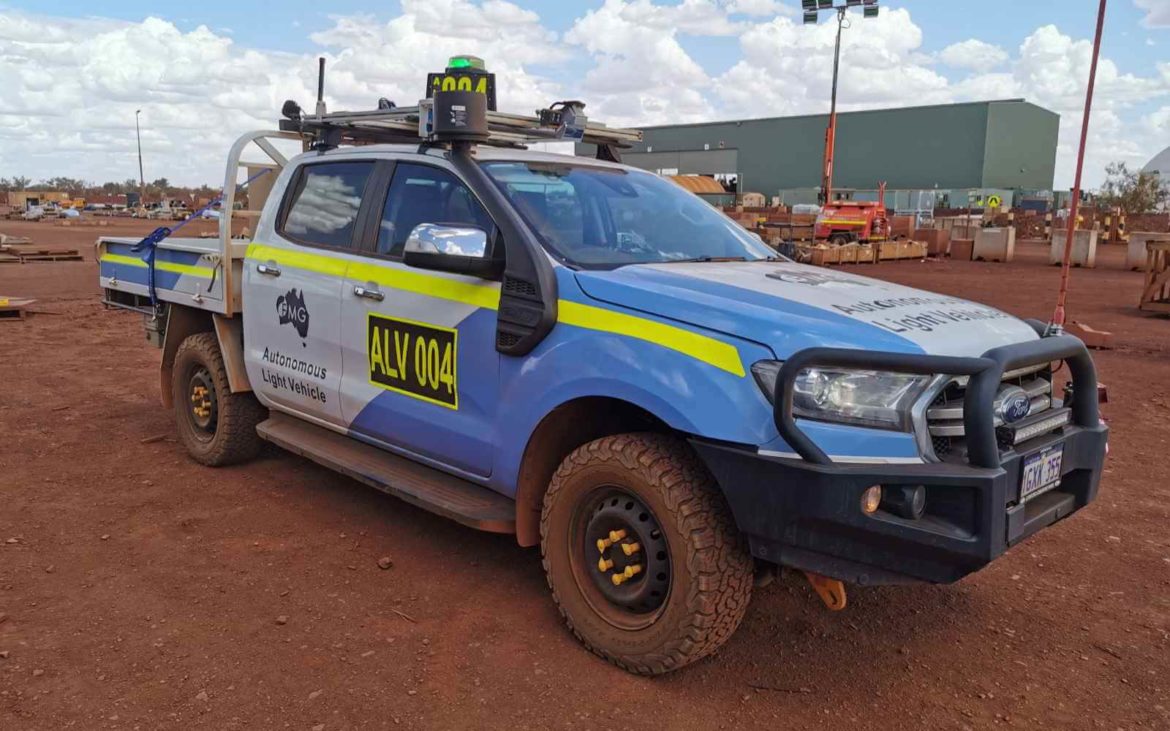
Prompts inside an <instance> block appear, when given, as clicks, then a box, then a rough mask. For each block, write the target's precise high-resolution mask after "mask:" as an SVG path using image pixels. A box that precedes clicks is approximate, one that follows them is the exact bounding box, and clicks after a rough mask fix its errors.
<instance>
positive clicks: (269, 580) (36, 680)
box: [0, 222, 1170, 729]
mask: <svg viewBox="0 0 1170 731" xmlns="http://www.w3.org/2000/svg"><path fill="white" fill-rule="evenodd" d="M201 225H206V224H201ZM150 227H151V224H147V223H133V222H122V223H117V224H114V225H111V226H110V227H108V228H104V229H99V228H93V227H78V226H74V227H69V228H62V227H59V226H55V225H53V224H51V223H41V224H24V223H14V222H0V232H4V233H8V234H13V235H32V236H34V237H35V238H36V239H37V243H38V244H41V245H46V246H58V247H61V246H69V247H80V248H82V249H83V250H84V251H85V253H86V254H87V258H88V259H89V260H87V261H86V262H77V263H46V264H27V265H23V266H22V265H0V295H11V296H32V297H37V298H38V299H39V302H38V303H37V305H36V306H35V309H36V310H37V312H38V313H41V314H36V315H34V316H33V317H31V318H30V319H28V320H27V321H24V322H17V323H8V322H4V323H0V361H2V362H3V364H4V371H3V372H4V377H3V378H2V379H0V439H2V441H0V500H2V503H0V728H11V729H58V728H85V729H101V728H111V729H113V728H127V729H129V728H143V729H154V728H216V729H232V728H294V729H312V728H325V729H349V728H385V727H394V726H395V725H401V726H402V727H406V728H410V727H426V728H474V727H479V728H507V729H516V728H598V727H609V728H613V727H622V728H649V727H655V728H661V727H665V728H739V727H771V728H779V727H783V728H819V727H826V726H830V725H832V726H837V727H846V728H863V729H868V728H873V729H887V728H891V727H895V726H902V727H905V728H942V729H950V728H954V729H965V728H986V727H993V726H1004V727H1007V726H1011V727H1019V728H1049V729H1051V728H1085V729H1097V728H1103V729H1115V728H1124V729H1132V728H1168V727H1170V533H1168V532H1167V525H1170V509H1168V507H1167V505H1168V504H1170V480H1168V479H1167V473H1168V470H1167V469H1166V467H1165V459H1166V454H1167V453H1168V452H1170V444H1168V443H1167V440H1168V438H1170V419H1168V417H1170V360H1168V358H1167V356H1168V354H1170V321H1168V320H1166V319H1160V318H1155V317H1149V316H1144V315H1143V314H1140V313H1139V312H1138V311H1137V309H1136V307H1135V305H1136V303H1137V297H1138V292H1139V286H1140V284H1139V283H1140V275H1139V274H1136V273H1132V272H1124V271H1121V270H1120V268H1119V267H1120V261H1121V252H1120V251H1118V250H1110V251H1106V252H1105V253H1104V255H1103V256H1102V257H1101V259H1102V260H1103V262H1104V266H1103V267H1102V268H1099V269H1097V270H1094V271H1087V270H1077V271H1074V273H1073V289H1072V308H1071V314H1072V317H1074V318H1077V319H1083V320H1085V321H1087V322H1088V323H1090V324H1091V325H1092V326H1094V327H1096V328H1098V329H1103V330H1111V331H1113V332H1114V333H1115V336H1116V338H1117V343H1118V347H1117V349H1116V350H1113V351H1109V352H1103V353H1100V354H1099V355H1098V356H1097V362H1098V364H1099V368H1100V371H1101V374H1102V380H1103V381H1104V382H1105V383H1107V384H1108V386H1109V394H1110V397H1111V400H1112V403H1111V404H1109V405H1108V406H1107V407H1106V414H1107V415H1108V416H1109V418H1110V419H1111V420H1112V426H1113V435H1112V437H1113V438H1112V450H1113V451H1112V455H1111V457H1110V461H1109V467H1108V469H1107V471H1106V475H1105V481H1104V484H1103V486H1102V491H1101V495H1100V497H1099V499H1098V500H1097V502H1096V503H1094V504H1093V505H1091V506H1089V507H1088V508H1087V509H1085V510H1084V511H1082V512H1081V513H1079V514H1077V515H1075V516H1073V517H1072V518H1070V519H1069V520H1067V521H1065V522H1063V523H1061V524H1059V525H1057V526H1054V527H1053V528H1051V529H1049V530H1047V531H1044V532H1043V533H1041V534H1039V535H1038V536H1036V537H1034V538H1032V539H1031V540H1029V541H1028V542H1027V543H1025V544H1024V545H1022V546H1019V547H1017V548H1016V549H1015V550H1013V551H1011V552H1010V553H1009V554H1008V555H1007V556H1005V557H1004V558H1003V559H1001V560H1000V561H998V562H996V563H995V564H993V565H992V566H990V567H988V568H987V569H985V570H984V571H982V572H980V573H978V574H975V575H973V576H971V577H968V578H967V579H965V580H963V581H961V582H959V583H958V584H956V585H953V586H941V587H932V586H919V587H897V588H861V589H857V588H854V589H851V593H850V595H849V607H848V608H847V609H846V610H845V611H844V612H841V613H830V612H827V611H826V610H824V609H823V608H822V607H821V605H820V603H819V601H818V600H817V599H816V597H815V596H814V595H813V593H812V591H811V590H810V589H809V587H808V586H807V585H806V584H805V583H804V582H803V580H802V579H799V578H798V577H795V576H786V577H784V578H782V579H781V580H780V581H778V582H776V583H775V584H773V585H771V586H769V587H766V588H764V589H760V590H758V591H757V593H756V596H755V599H754V601H753V603H752V606H751V608H750V609H749V611H748V615H747V618H746V620H745V622H744V624H743V626H742V627H741V629H740V630H739V632H738V634H736V636H735V637H733V638H732V640H731V641H730V642H729V643H728V644H727V645H726V646H725V647H724V648H723V650H721V651H720V652H719V653H718V654H717V655H716V656H714V657H712V658H710V659H708V660H705V661H703V662H701V663H699V664H697V665H695V666H692V667H691V668H689V669H687V670H684V671H682V672H679V673H676V674H674V675H671V676H668V677H664V678H659V679H645V678H637V677H633V676H630V675H627V674H625V673H623V672H621V671H619V670H617V669H615V668H613V667H611V666H609V665H607V664H606V663H604V662H603V661H601V660H599V659H597V658H596V657H594V656H593V655H591V654H589V653H588V652H586V651H584V650H583V649H581V648H580V647H579V646H578V645H577V643H576V642H575V641H574V640H573V639H572V637H571V636H570V635H569V633H568V632H567V631H566V630H565V629H564V627H563V626H562V625H561V622H560V621H559V618H558V616H557V612H556V610H555V609H554V607H553V605H552V602H551V601H550V600H549V597H548V591H547V588H546V586H545V583H544V577H543V576H542V574H541V570H540V561H539V557H538V555H537V553H536V552H535V551H532V550H524V549H520V548H518V547H517V546H516V545H515V544H514V543H513V542H512V540H510V539H509V538H507V537H503V536H493V535H486V534H481V533H477V532H474V531H472V530H468V529H465V528H461V527H459V526H457V525H455V524H453V523H449V522H447V521H444V520H442V519H440V518H436V517H433V516H431V515H430V514H428V513H425V512H423V511H421V510H417V509H415V508H412V507H410V506H409V505H407V504H405V503H402V502H400V501H398V500H395V499H393V498H390V497H387V496H384V495H382V494H381V493H378V492H375V491H373V490H370V489H367V488H365V487H363V486H361V485H359V484H357V483H354V482H351V481H349V480H347V479H345V478H343V477H340V476H337V475H335V474H332V473H330V472H328V471H326V470H324V469H321V468H318V467H316V466H314V465H312V464H310V463H309V462H307V461H305V460H303V459H300V458H297V457H294V456H291V455H288V454H284V453H280V452H276V451H274V452H272V453H271V454H269V455H267V456H266V457H265V458H263V459H261V460H259V461H257V462H255V463H252V464H249V465H246V466H242V467H238V468H231V469H221V470H210V469H207V468H203V467H200V466H199V465H197V464H195V463H193V462H191V461H190V460H188V459H187V458H186V456H185V455H184V454H183V453H182V452H181V450H180V448H179V447H178V445H177V444H176V443H175V441H174V430H173V427H172V425H171V420H170V417H169V414H168V413H167V412H164V411H163V410H162V409H161V408H160V406H159V404H158V383H157V375H156V364H157V358H158V356H157V351H154V350H152V349H151V348H150V347H148V346H147V345H146V344H145V343H144V342H143V341H142V332H141V326H140V323H139V321H138V318H137V317H135V316H133V315H130V314H126V313H121V312H116V311H108V310H105V309H103V308H102V307H101V306H100V304H99V302H98V299H99V293H98V291H97V287H96V282H97V275H96V268H95V264H94V262H93V261H92V249H91V248H90V244H91V243H92V241H93V239H94V238H96V236H98V235H100V234H103V233H109V234H112V233H126V232H133V233H138V234H141V233H144V232H145V231H147V230H149V228H150ZM1021 248H1022V249H1023V255H1022V256H1021V259H1020V260H1019V261H1017V262H1015V263H1013V264H1010V265H1002V264H976V263H960V262H944V263H935V262H926V263H921V262H906V263H898V264H881V265H878V266H872V265H870V266H866V267H862V268H860V269H855V271H861V272H863V273H867V274H870V275H874V276H879V277H882V278H887V279H891V280H895V281H899V282H904V283H908V284H913V285H919V286H924V287H929V288H932V289H936V290H939V291H942V292H947V293H954V294H958V295H963V296H966V297H969V298H972V299H976V300H981V301H985V302H989V303H993V304H996V305H998V306H1000V307H1002V308H1004V309H1006V310H1009V311H1011V312H1013V313H1016V314H1018V315H1022V316H1032V317H1040V318H1046V317H1047V316H1048V315H1049V313H1050V311H1051V305H1052V300H1053V296H1054V292H1055V287H1056V280H1057V274H1058V273H1057V270H1056V269H1054V268H1051V267H1049V266H1047V265H1046V264H1045V263H1044V262H1043V252H1042V251H1040V250H1038V249H1036V248H1033V247H1031V246H1029V245H1023V246H1022V247H1021ZM159 437H161V438H162V440H161V441H151V440H152V439H153V438H159ZM383 556H389V557H392V558H393V561H394V565H393V567H392V568H390V569H388V570H381V569H379V567H378V560H379V558H381V557H383ZM278 617H284V618H287V620H286V622H285V623H278V621H277V618H278Z"/></svg>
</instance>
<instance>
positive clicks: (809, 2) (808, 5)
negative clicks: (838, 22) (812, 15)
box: [800, 0, 817, 12]
mask: <svg viewBox="0 0 1170 731" xmlns="http://www.w3.org/2000/svg"><path fill="white" fill-rule="evenodd" d="M800 6H801V8H803V9H804V11H805V12H808V11H809V10H816V9H817V0H800Z"/></svg>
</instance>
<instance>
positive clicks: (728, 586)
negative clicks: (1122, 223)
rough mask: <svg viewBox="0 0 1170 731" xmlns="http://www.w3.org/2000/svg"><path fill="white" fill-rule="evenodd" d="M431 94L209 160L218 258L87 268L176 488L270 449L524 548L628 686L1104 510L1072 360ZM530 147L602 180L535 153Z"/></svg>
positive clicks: (519, 123)
mask: <svg viewBox="0 0 1170 731" xmlns="http://www.w3.org/2000/svg"><path fill="white" fill-rule="evenodd" d="M426 88H427V98H426V99H423V100H422V101H420V103H419V104H418V105H417V106H413V107H408V108H400V107H396V106H394V104H393V102H390V101H383V102H382V103H380V104H379V109H377V110H373V111H369V112H352V113H351V112H338V113H327V112H326V110H325V108H324V103H323V102H322V101H320V95H319V100H318V105H317V109H316V110H315V111H314V112H307V111H303V110H301V108H300V107H299V106H298V105H296V104H294V103H291V102H289V103H286V105H285V108H284V117H285V118H284V119H283V120H282V122H281V123H280V130H279V131H261V132H252V133H249V134H246V135H244V136H243V137H241V138H240V139H239V141H238V142H236V143H235V145H234V146H233V147H232V149H231V151H230V153H229V155H228V167H227V175H226V177H225V185H224V202H223V205H222V207H221V209H220V211H221V212H220V220H219V225H220V236H219V239H218V240H208V239H198V238H176V237H173V236H171V237H166V235H165V234H166V233H167V231H166V230H160V231H159V232H156V234H152V236H150V237H147V239H145V240H143V241H138V240H137V239H131V238H119V237H103V238H101V239H99V241H98V244H97V248H98V258H99V260H100V281H101V287H102V290H103V292H104V300H105V302H106V303H107V304H109V305H111V306H115V307H121V308H126V309H128V310H133V311H136V312H140V313H142V314H143V315H144V320H145V323H146V332H147V337H148V339H149V340H150V341H151V342H153V343H154V344H155V345H157V346H159V347H160V348H161V349H162V368H161V372H160V376H161V389H162V400H163V403H164V405H165V406H167V407H169V408H172V409H173V411H174V414H175V420H176V426H177V429H178V434H179V436H180V439H181V441H182V443H183V444H184V446H185V447H186V449H187V450H188V452H189V453H190V454H191V456H192V457H193V458H194V459H195V460H197V461H199V462H201V463H203V464H206V465H211V466H220V465H228V464H233V463H239V462H244V461H246V460H248V459H250V458H252V457H253V456H255V455H256V454H257V452H258V450H259V449H260V446H261V443H262V442H264V441H268V442H272V443H274V444H277V445H279V446H281V447H284V448H286V449H288V450H289V451H292V452H294V453H297V454H300V455H303V456H305V457H307V458H308V459H310V460H313V461H315V462H318V463H320V464H323V465H326V466H328V467H330V468H332V469H334V470H336V471H338V472H340V473H342V474H345V475H348V476H350V477H352V478H354V479H356V480H358V481H361V482H364V483H366V484H369V485H372V486H374V487H376V488H379V489H381V490H384V491H386V492H389V493H391V494H393V495H396V496H398V497H401V498H402V499H404V500H406V501H408V502H410V503H413V504H414V505H417V506H420V507H422V508H424V509H426V510H430V511H433V512H436V513H438V514H441V515H444V516H447V517H449V518H452V519H454V520H456V521H459V522H461V523H463V524H465V525H468V526H471V527H473V528H478V529H481V530H487V531H496V532H500V533H508V534H513V535H515V537H516V540H517V541H518V542H519V543H520V544H521V545H523V546H537V545H539V546H540V548H541V556H542V559H543V563H544V568H545V570H546V572H547V577H548V583H549V586H550V587H551V589H552V594H553V598H554V600H555V601H556V603H557V604H558V606H559V607H560V610H561V613H562V614H563V616H564V618H565V621H566V622H567V624H568V626H569V627H570V628H571V630H572V631H573V632H574V634H576V636H577V637H578V638H580V640H581V641H582V642H583V643H584V644H585V645H586V646H587V647H589V648H590V649H591V650H592V651H594V652H595V653H597V654H598V655H601V656H602V657H604V658H606V659H608V660H610V661H612V662H613V663H616V664H617V665H619V666H621V667H623V668H626V669H628V670H630V671H633V672H637V673H645V674H656V673H663V672H666V671H670V670H673V669H676V668H679V667H682V666H684V665H686V664H688V663H690V662H693V661H695V660H697V659H699V658H702V657H704V656H706V655H708V654H710V653H712V652H714V651H715V650H716V649H717V648H718V647H719V646H720V645H722V644H723V643H724V642H725V641H726V640H727V639H728V638H729V637H730V636H731V634H732V633H733V632H734V630H735V629H736V627H737V626H738V625H739V623H740V620H741V619H742V618H743V616H744V611H745V609H746V607H747V605H748V600H749V598H750V595H751V592H752V588H753V576H754V575H756V574H757V573H758V572H766V571H768V570H769V569H770V568H773V567H775V566H787V567H790V568H792V569H795V570H798V571H801V572H804V573H805V574H806V575H807V576H808V577H809V578H810V580H811V581H812V583H813V586H814V588H816V590H817V592H818V593H819V594H820V595H821V597H822V598H823V599H824V600H825V602H826V603H827V604H829V606H831V607H832V608H836V609H839V608H841V607H843V606H844V604H845V588H844V584H845V583H848V582H852V583H858V584H867V585H868V584H886V583H904V582H933V583H950V582H954V581H957V580H959V579H961V578H963V577H964V576H966V575H967V574H969V573H971V572H973V571H976V570H978V569H980V568H982V567H983V566H985V565H987V564H988V563H989V562H991V561H993V560H994V559H995V558H996V557H998V556H999V555H1001V554H1002V553H1003V552H1004V551H1006V550H1008V549H1009V548H1010V547H1012V546H1014V545H1016V544H1018V543H1019V542H1020V541H1022V540H1024V539H1025V538H1027V537H1028V536H1030V535H1032V534H1033V533H1035V532H1037V531H1039V530H1041V529H1043V528H1044V527H1046V526H1048V525H1051V524H1052V523H1055V522H1056V521H1058V520H1061V519H1063V518H1066V517H1068V516H1069V515H1071V514H1072V513H1074V512H1075V511H1077V510H1079V509H1080V508H1082V507H1084V506H1085V505H1086V504H1088V503H1089V502H1090V501H1091V500H1092V499H1093V498H1094V496H1095V495H1096V493H1097V486H1098V482H1099V480H1100V477H1101V471H1102V462H1103V460H1104V456H1105V444H1106V436H1107V430H1106V427H1105V426H1103V425H1102V423H1101V421H1100V420H1099V418H1098V403H1097V384H1096V376H1095V373H1094V368H1093V364H1092V362H1091V360H1090V358H1089V355H1088V353H1087V351H1086V350H1085V348H1084V346H1083V345H1082V343H1081V342H1080V341H1079V340H1077V339H1076V338H1074V337H1071V336H1069V335H1054V336H1049V337H1045V336H1044V330H1043V328H1042V327H1041V326H1038V325H1037V323H1034V322H1024V321H1021V320H1018V319H1016V318H1014V317H1012V316H1009V315H1007V314H1005V313H1003V312H1001V311H999V310H997V309H995V308H993V307H989V306H985V305H981V304H976V303H973V302H967V301H964V300H961V299H958V298H955V297H951V296H945V295H937V294H932V293H930V292H924V291H920V290H915V289H910V288H907V287H902V286H898V285H894V284H890V283H887V282H882V281H878V280H874V279H867V278H864V277H858V276H853V275H850V274H845V273H842V272H838V271H831V270H825V269H817V268H812V267H808V266H801V265H797V264H794V263H792V262H790V261H788V260H786V259H783V258H781V257H778V256H777V255H776V254H775V252H773V251H772V250H770V249H768V248H767V247H766V246H764V245H763V244H762V243H761V242H760V241H759V240H758V239H757V238H755V237H754V236H752V235H751V234H749V233H748V232H746V231H745V230H743V229H742V228H740V227H739V226H737V225H736V224H735V223H734V222H732V221H731V220H729V219H728V218H726V217H725V216H723V215H722V214H721V213H719V212H717V211H716V210H714V209H713V208H712V207H711V206H709V205H707V204H706V203H704V202H703V201H702V200H700V199H699V198H697V197H695V196H693V195H692V194H690V193H688V192H686V191H684V190H683V189H682V188H680V187H679V186H677V185H674V184H672V183H670V182H668V181H666V180H663V179H662V178H659V177H657V176H655V175H652V174H649V173H647V172H644V171H641V170H637V169H635V168H632V167H628V166H624V165H622V164H620V163H619V162H618V161H617V160H618V157H619V155H618V152H619V150H620V148H621V147H623V146H624V145H627V144H629V143H630V142H632V141H634V140H637V139H638V138H639V135H640V133H638V132H636V131H633V130H625V129H614V128H609V127H606V126H604V125H600V124H596V123H593V122H590V121H588V120H587V119H586V118H585V117H584V114H583V105H581V104H579V103H576V102H565V103H559V104H556V105H553V106H552V107H550V108H548V109H544V110H540V111H539V112H538V113H537V115H535V116H521V115H513V114H505V113H502V112H498V111H496V110H495V103H494V97H495V77H494V76H492V75H491V74H489V73H487V72H486V71H485V70H484V69H483V67H482V63H481V62H479V61H478V60H477V59H473V58H467V57H459V58H455V59H452V61H451V64H450V66H449V67H448V68H447V69H446V70H445V71H443V72H440V73H436V74H432V75H431V78H430V79H428V83H427V87H426ZM550 139H571V140H577V141H584V142H587V143H592V144H594V145H596V147H597V150H598V155H597V158H596V159H590V158H583V157H571V156H562V155H554V154H547V153H541V152H533V151H530V150H527V149H525V146H526V145H527V144H530V143H533V142H540V141H545V140H550ZM282 141H284V142H282ZM287 142H292V143H295V144H297V145H302V149H303V150H304V151H303V153H302V154H299V155H296V156H287V155H286V154H284V153H283V152H282V151H281V149H279V147H280V145H281V144H287ZM245 150H253V151H255V150H259V151H260V152H262V153H263V157H264V160H263V161H262V162H256V161H251V162H249V161H246V160H245V159H244V153H245ZM242 168H247V169H248V172H247V177H248V178H249V179H250V180H252V181H253V182H252V184H251V187H250V188H249V192H248V199H249V203H250V205H251V206H253V207H254V208H253V210H236V207H235V205H234V203H235V201H236V195H237V191H238V189H239V187H240V183H239V180H240V178H241V176H242V175H243V174H242V173H241V169H242ZM241 216H246V217H247V225H248V228H249V230H251V231H254V234H253V236H252V238H251V239H248V240H241V239H235V238H232V222H233V219H238V218H240V217H241Z"/></svg>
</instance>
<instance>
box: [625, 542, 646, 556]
mask: <svg viewBox="0 0 1170 731" xmlns="http://www.w3.org/2000/svg"><path fill="white" fill-rule="evenodd" d="M641 550H642V546H641V545H639V544H638V542H637V541H634V542H633V543H623V544H622V553H624V554H626V555H627V556H633V555H634V554H635V553H637V552H638V551H641Z"/></svg>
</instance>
